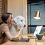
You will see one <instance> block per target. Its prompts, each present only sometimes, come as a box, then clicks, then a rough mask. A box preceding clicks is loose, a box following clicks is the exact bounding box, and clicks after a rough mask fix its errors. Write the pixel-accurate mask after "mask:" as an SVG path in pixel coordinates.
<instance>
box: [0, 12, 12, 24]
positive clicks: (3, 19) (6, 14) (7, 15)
mask: <svg viewBox="0 0 45 45" xmlns="http://www.w3.org/2000/svg"><path fill="white" fill-rule="evenodd" d="M10 15H12V13H5V14H3V15H2V16H1V19H2V21H3V22H4V23H7V22H6V21H7V19H8V18H9V16H10Z"/></svg>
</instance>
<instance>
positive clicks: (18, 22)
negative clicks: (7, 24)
mask: <svg viewBox="0 0 45 45" xmlns="http://www.w3.org/2000/svg"><path fill="white" fill-rule="evenodd" d="M14 22H15V23H14V27H13V28H12V29H11V31H10V32H11V34H13V35H17V36H19V35H21V33H22V31H23V28H24V27H25V26H26V24H25V18H24V17H23V16H16V17H15V18H14Z"/></svg>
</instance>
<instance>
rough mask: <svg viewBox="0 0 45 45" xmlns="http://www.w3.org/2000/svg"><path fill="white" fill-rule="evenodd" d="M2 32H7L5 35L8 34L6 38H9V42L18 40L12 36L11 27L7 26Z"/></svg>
mask: <svg viewBox="0 0 45 45" xmlns="http://www.w3.org/2000/svg"><path fill="white" fill-rule="evenodd" d="M2 31H3V32H5V34H6V36H7V37H8V39H9V40H15V39H16V37H15V36H12V35H11V34H10V31H9V27H8V26H7V25H4V26H3V30H2Z"/></svg>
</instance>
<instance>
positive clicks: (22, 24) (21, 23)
mask: <svg viewBox="0 0 45 45" xmlns="http://www.w3.org/2000/svg"><path fill="white" fill-rule="evenodd" d="M14 21H15V23H16V25H17V26H19V27H26V24H25V18H24V17H23V16H16V17H15V18H14Z"/></svg>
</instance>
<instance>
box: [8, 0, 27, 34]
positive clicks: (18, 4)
mask: <svg viewBox="0 0 45 45" xmlns="http://www.w3.org/2000/svg"><path fill="white" fill-rule="evenodd" d="M8 12H11V13H12V14H13V16H14V17H15V16H18V15H22V16H24V17H25V19H26V25H27V0H8ZM23 32H24V33H27V27H26V28H25V29H24V31H23Z"/></svg>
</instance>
